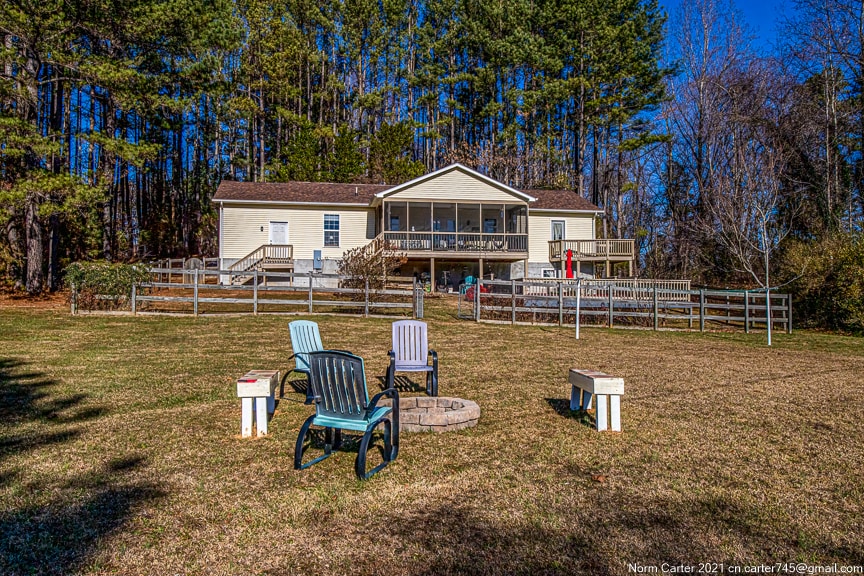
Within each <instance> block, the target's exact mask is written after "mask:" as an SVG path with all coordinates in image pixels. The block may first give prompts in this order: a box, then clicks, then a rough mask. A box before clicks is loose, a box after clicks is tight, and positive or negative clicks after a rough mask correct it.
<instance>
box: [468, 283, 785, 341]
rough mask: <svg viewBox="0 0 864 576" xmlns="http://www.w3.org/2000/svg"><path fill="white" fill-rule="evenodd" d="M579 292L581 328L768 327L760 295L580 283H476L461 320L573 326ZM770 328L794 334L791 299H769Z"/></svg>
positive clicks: (777, 296) (764, 301)
mask: <svg viewBox="0 0 864 576" xmlns="http://www.w3.org/2000/svg"><path fill="white" fill-rule="evenodd" d="M577 290H580V293H579V315H580V324H581V325H582V326H607V327H610V328H611V327H613V326H616V325H619V326H623V325H626V326H637V327H638V326H641V327H645V328H653V329H654V330H657V329H659V328H680V329H695V328H697V327H698V329H699V330H700V331H704V330H705V329H706V327H714V328H721V327H722V328H731V329H743V330H744V331H745V332H749V331H750V330H751V328H757V327H761V328H766V327H767V322H768V319H767V313H768V301H767V297H766V294H765V292H764V291H747V290H707V289H702V290H690V289H686V290H684V289H674V287H670V286H665V285H663V284H662V283H661V282H658V283H657V284H655V285H654V286H653V287H650V288H649V287H646V286H645V285H642V286H634V285H632V284H625V285H623V286H617V285H616V284H615V283H613V282H609V283H606V284H599V283H596V282H593V281H590V280H587V281H585V280H583V281H582V285H581V287H580V286H579V285H578V284H577V282H576V281H575V280H566V281H558V282H555V283H549V282H543V281H521V280H480V281H479V283H478V285H475V286H474V287H473V289H468V290H467V291H463V292H464V293H463V294H462V295H461V296H460V303H459V312H460V316H461V317H463V318H464V317H469V318H473V319H474V320H476V321H478V322H498V323H509V324H546V325H555V324H557V325H559V326H564V325H573V324H574V323H575V316H576V306H577V297H576V295H577ZM770 307H771V325H772V328H776V327H780V328H782V329H785V330H786V332H788V333H791V332H792V299H791V297H790V296H789V295H788V294H775V293H771V295H770Z"/></svg>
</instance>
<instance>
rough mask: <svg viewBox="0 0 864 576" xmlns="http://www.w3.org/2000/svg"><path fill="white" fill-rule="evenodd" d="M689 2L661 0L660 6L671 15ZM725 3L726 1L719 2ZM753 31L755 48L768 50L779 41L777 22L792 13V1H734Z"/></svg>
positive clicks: (720, 0) (684, 0)
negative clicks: (684, 3)
mask: <svg viewBox="0 0 864 576" xmlns="http://www.w3.org/2000/svg"><path fill="white" fill-rule="evenodd" d="M682 1H683V2H686V1H687V0H660V5H661V6H663V7H664V8H665V9H666V11H667V12H668V13H669V14H670V15H671V14H672V13H673V12H674V11H675V10H677V9H678V6H679V5H680V4H681V2H682ZM718 1H719V2H723V1H724V0H718ZM732 4H734V5H735V6H736V7H737V9H738V11H739V12H741V14H742V15H743V16H744V19H745V21H746V22H747V24H748V25H749V26H750V28H751V29H752V32H753V35H754V39H753V47H754V48H757V49H761V50H768V49H770V48H771V46H772V45H773V44H774V43H775V41H776V39H777V22H778V20H779V19H780V18H782V17H783V16H789V15H790V13H791V1H790V0H754V1H750V2H748V1H747V0H732Z"/></svg>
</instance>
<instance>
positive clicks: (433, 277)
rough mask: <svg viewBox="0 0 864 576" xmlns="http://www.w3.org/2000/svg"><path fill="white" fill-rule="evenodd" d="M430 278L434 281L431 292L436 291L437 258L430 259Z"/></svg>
mask: <svg viewBox="0 0 864 576" xmlns="http://www.w3.org/2000/svg"><path fill="white" fill-rule="evenodd" d="M429 280H430V281H431V282H432V290H430V292H435V284H437V282H435V258H430V259H429Z"/></svg>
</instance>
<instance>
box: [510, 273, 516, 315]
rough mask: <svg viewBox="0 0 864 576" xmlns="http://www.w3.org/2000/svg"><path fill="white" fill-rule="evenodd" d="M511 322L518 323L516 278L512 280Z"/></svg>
mask: <svg viewBox="0 0 864 576" xmlns="http://www.w3.org/2000/svg"><path fill="white" fill-rule="evenodd" d="M510 324H516V280H510Z"/></svg>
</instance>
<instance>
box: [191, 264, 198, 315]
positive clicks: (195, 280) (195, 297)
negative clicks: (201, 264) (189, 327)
mask: <svg viewBox="0 0 864 576" xmlns="http://www.w3.org/2000/svg"><path fill="white" fill-rule="evenodd" d="M193 290H194V293H193V298H192V306H193V308H194V309H195V310H194V314H195V317H197V316H198V269H197V268H196V269H195V276H194V288H193Z"/></svg>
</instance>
